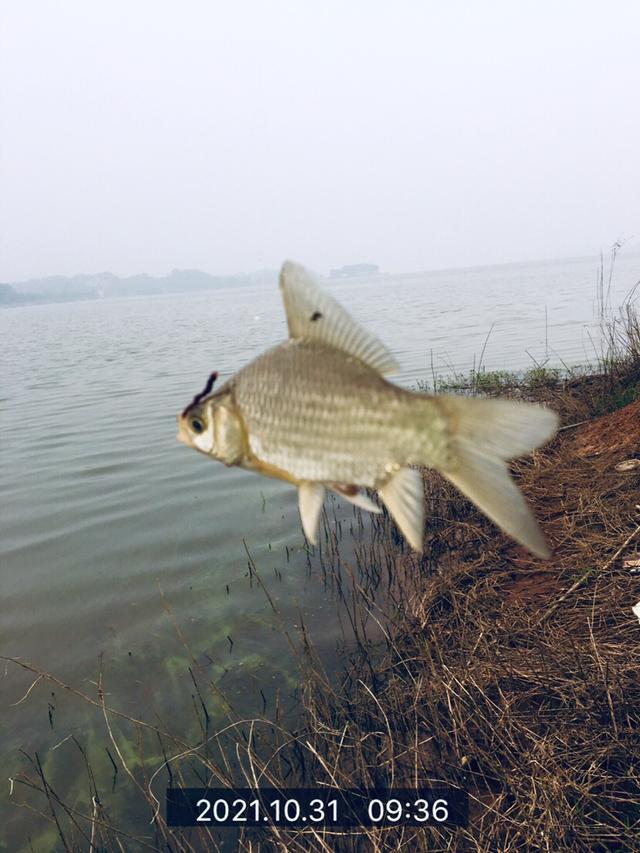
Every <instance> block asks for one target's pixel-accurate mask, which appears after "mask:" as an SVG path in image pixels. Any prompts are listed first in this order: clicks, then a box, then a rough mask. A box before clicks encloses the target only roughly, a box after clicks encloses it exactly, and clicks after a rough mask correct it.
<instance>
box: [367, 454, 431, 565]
mask: <svg viewBox="0 0 640 853" xmlns="http://www.w3.org/2000/svg"><path fill="white" fill-rule="evenodd" d="M378 494H379V495H380V497H381V498H382V500H383V501H384V502H385V504H386V506H387V508H388V510H389V512H390V513H391V515H392V516H393V518H394V520H395V522H396V524H397V525H398V527H399V528H400V530H401V531H402V533H403V534H404V537H405V539H406V540H407V542H408V543H409V545H411V547H412V548H413V550H414V551H419V552H422V540H423V536H424V488H423V485H422V474H421V473H420V471H418V470H417V469H416V468H401V469H400V470H399V471H398V472H397V473H396V474H394V475H393V476H392V477H391V479H390V480H389V481H388V482H387V483H385V485H384V486H383V487H382V488H381V489H378Z"/></svg>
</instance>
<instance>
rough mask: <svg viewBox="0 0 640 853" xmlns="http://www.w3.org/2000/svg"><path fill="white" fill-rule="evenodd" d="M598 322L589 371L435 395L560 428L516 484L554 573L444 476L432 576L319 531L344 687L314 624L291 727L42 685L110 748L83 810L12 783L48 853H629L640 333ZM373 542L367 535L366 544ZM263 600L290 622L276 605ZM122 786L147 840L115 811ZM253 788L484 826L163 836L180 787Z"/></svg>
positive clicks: (393, 547)
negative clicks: (542, 414) (445, 798)
mask: <svg viewBox="0 0 640 853" xmlns="http://www.w3.org/2000/svg"><path fill="white" fill-rule="evenodd" d="M606 321H607V322H606V327H605V328H606V335H605V340H606V343H605V347H604V350H603V352H602V357H601V360H600V365H599V368H598V369H597V370H596V371H591V372H588V373H586V372H584V371H569V370H563V371H556V370H552V369H549V368H548V367H547V366H546V365H535V366H534V368H533V369H532V370H531V371H529V372H527V373H524V374H512V373H504V372H500V373H497V374H496V373H487V372H485V371H481V370H480V371H477V372H475V373H472V374H471V375H470V376H468V377H454V379H453V380H451V379H450V380H449V381H448V382H447V384H446V386H445V384H444V383H442V382H438V383H437V385H438V388H437V390H438V391H442V392H445V391H455V392H457V393H469V394H475V393H483V394H488V395H493V394H495V395H500V396H513V397H517V398H523V399H530V400H536V401H539V402H543V403H545V404H547V405H549V406H551V407H552V408H554V409H555V410H556V411H558V412H559V413H560V415H561V418H562V429H561V430H560V432H559V433H558V435H557V437H556V438H555V439H554V441H553V442H551V443H550V444H549V445H548V446H546V447H545V448H543V449H542V450H540V451H538V452H536V453H535V454H534V455H533V456H531V457H530V458H528V459H525V460H522V461H519V462H517V463H516V464H515V465H514V466H513V470H514V473H515V475H516V477H517V479H518V481H519V484H520V486H521V488H522V489H523V491H524V492H525V494H526V495H527V498H528V500H529V501H530V503H531V505H532V507H533V509H534V512H535V514H536V516H537V517H538V519H539V520H540V522H541V524H542V526H543V528H544V530H545V532H546V534H547V536H548V538H549V540H550V542H551V544H552V546H553V549H554V555H553V557H552V559H551V560H549V561H545V562H543V561H539V560H536V559H534V558H532V557H531V555H529V554H528V553H527V552H526V551H525V550H524V549H523V548H521V547H519V546H518V545H515V544H514V543H513V542H512V541H511V540H509V539H508V538H507V537H505V536H503V535H502V534H501V533H500V532H499V531H497V530H496V528H495V527H494V526H493V525H492V524H491V523H490V522H489V521H487V520H486V519H485V518H484V516H482V515H481V514H480V513H479V512H477V511H476V510H475V508H474V507H473V506H472V505H471V504H469V503H468V502H467V501H466V500H465V499H464V498H462V496H461V495H460V493H459V492H457V491H456V490H455V489H454V488H453V487H450V486H449V485H448V484H447V483H446V482H445V481H444V480H443V479H442V478H440V477H439V476H438V475H436V474H435V473H433V472H426V474H425V495H426V499H427V506H428V529H427V534H426V537H427V538H426V543H425V551H424V553H423V554H422V555H421V556H420V557H418V556H416V555H415V554H413V553H411V552H409V551H408V550H407V548H406V545H405V544H404V542H403V540H402V539H401V537H400V536H399V535H398V533H397V531H396V529H395V527H394V525H393V523H392V521H391V520H390V519H389V517H388V516H387V515H386V514H385V515H382V516H380V517H377V518H375V517H374V518H373V525H374V526H373V530H372V534H371V535H363V536H362V537H360V539H359V544H358V545H357V547H356V550H355V553H354V555H353V557H351V556H350V557H349V558H348V559H347V558H346V557H345V554H344V547H343V539H342V531H341V529H340V528H339V527H338V526H337V525H336V524H334V523H333V520H332V519H330V518H329V515H326V514H325V523H324V531H323V535H322V544H321V548H320V551H319V554H317V555H316V556H315V559H316V560H317V565H318V566H319V568H320V570H321V571H322V572H324V576H325V580H326V583H327V584H329V585H331V586H332V587H333V588H334V591H335V595H336V599H337V600H338V601H339V602H340V603H341V606H342V608H343V610H344V613H345V622H346V633H347V635H348V638H349V639H348V643H347V645H346V649H348V651H345V655H344V658H343V669H342V671H341V672H339V673H331V674H330V675H329V674H327V673H325V672H324V669H323V666H322V662H321V661H320V660H319V659H318V656H317V655H316V653H315V651H314V647H313V638H312V637H310V636H309V635H308V633H307V632H306V629H305V626H304V617H303V615H302V617H301V620H300V624H299V625H298V626H297V631H296V632H295V634H294V633H292V632H291V631H290V629H289V628H288V627H287V626H285V625H283V626H282V630H283V632H285V633H286V636H287V639H288V641H289V643H290V649H291V655H292V658H294V659H295V660H296V661H297V665H298V669H299V688H298V698H299V715H298V717H297V719H296V720H295V723H294V724H292V723H291V721H290V720H287V719H286V717H285V715H284V713H283V712H282V710H281V708H280V706H279V704H278V703H277V702H276V705H275V707H272V708H268V709H267V708H266V707H265V708H261V709H259V713H256V715H255V717H254V718H252V719H244V720H238V719H237V718H235V717H234V713H233V709H232V708H230V707H228V706H226V705H225V698H224V696H223V695H222V692H221V689H220V687H219V685H218V684H217V683H216V682H215V681H213V680H210V678H209V677H208V676H207V673H206V671H204V670H203V669H202V668H201V667H199V666H198V662H197V661H196V660H195V659H194V660H193V668H192V670H190V673H191V678H192V683H193V689H192V698H193V715H194V720H195V721H197V723H196V729H197V734H196V736H194V737H189V738H187V737H186V736H185V734H184V732H183V731H176V730H175V729H173V728H172V727H171V726H170V724H169V723H167V722H163V721H158V720H139V719H134V718H133V717H132V716H131V715H127V714H125V713H123V712H121V711H119V710H118V707H119V703H118V697H112V696H109V695H108V691H106V690H105V689H104V686H103V684H102V681H101V678H100V677H98V679H97V684H96V685H92V686H87V685H84V686H77V685H68V684H61V683H60V682H55V679H54V675H53V674H49V673H42V672H39V671H38V670H37V668H31V671H32V672H33V674H34V677H37V678H44V679H45V680H47V681H49V683H50V684H51V683H52V681H54V684H53V685H52V689H55V690H56V691H58V692H61V691H65V692H67V693H70V695H71V697H72V701H78V702H84V703H86V704H87V706H88V707H89V708H90V709H91V710H92V712H93V713H97V714H100V715H101V717H102V721H103V732H104V738H103V742H102V743H100V744H97V745H94V747H93V748H91V749H90V748H88V746H87V744H86V743H83V742H82V741H81V740H80V739H77V741H76V743H75V749H76V753H77V754H76V761H77V763H76V772H78V773H80V774H82V778H83V779H84V780H85V781H84V784H83V793H82V795H79V796H78V797H77V798H76V799H74V800H73V801H72V802H70V801H69V800H68V799H65V798H63V797H59V796H58V795H57V792H56V784H55V779H54V778H53V777H54V772H53V770H52V769H51V767H46V766H45V767H43V765H42V764H41V762H40V759H39V758H38V757H37V756H35V755H31V756H28V758H27V764H26V767H25V771H24V772H23V773H22V774H21V775H20V777H17V778H16V779H15V781H14V783H13V788H14V801H15V802H16V804H22V805H23V807H26V808H30V809H32V810H35V811H36V812H38V813H39V814H40V815H41V816H42V817H43V819H44V820H46V822H47V825H48V827H49V829H48V835H47V837H48V838H50V839H51V840H52V844H51V845H50V847H49V849H56V850H57V849H59V850H74V851H75V850H88V849H93V850H98V849H100V850H105V851H106V850H109V851H111V850H138V849H140V850H143V849H150V850H175V851H187V850H204V849H207V850H216V849H225V850H226V849H228V850H235V849H240V850H246V851H249V850H251V851H258V850H263V851H266V850H286V851H365V850H380V851H383V850H398V849H405V848H406V849H408V850H416V851H421V850H425V851H427V850H428V851H440V850H442V851H445V850H447V851H461V850H465V851H466V850H469V851H483V853H484V851H486V853H489V851H496V850H499V851H501V852H502V853H504V851H515V850H548V851H557V850H572V851H584V853H587V851H589V853H592V851H626V850H633V849H637V847H636V846H635V845H637V838H638V836H639V834H640V805H639V804H640V769H639V763H638V758H639V757H640V679H639V677H638V673H639V672H640V625H639V624H638V620H637V619H636V618H635V616H634V615H633V614H632V611H631V607H632V605H633V604H635V603H636V602H637V601H638V600H639V599H640V578H639V576H638V575H637V574H635V573H634V572H633V566H632V565H631V564H632V563H633V562H634V561H636V560H638V559H639V551H640V509H639V507H638V504H640V489H639V488H638V485H639V477H640V468H638V467H636V468H634V467H632V466H628V465H627V466H625V465H622V464H621V463H625V462H628V460H629V459H632V458H638V457H640V325H639V323H638V318H637V314H636V313H635V312H634V310H633V301H632V299H630V300H629V301H628V302H627V303H626V304H625V306H624V308H623V310H622V312H620V313H619V314H618V315H617V316H616V317H611V316H609V317H607V318H606ZM362 523H363V522H362V519H361V518H360V516H359V515H358V514H356V515H355V516H354V526H355V527H356V532H357V528H358V525H361V524H362ZM249 562H250V571H251V572H252V576H253V578H254V579H255V581H256V582H257V583H260V584H261V583H262V581H261V577H260V572H259V571H258V568H257V567H256V566H253V565H251V558H250V557H249ZM265 595H266V596H267V598H268V602H269V605H270V606H271V607H272V609H273V612H274V614H275V618H276V620H277V619H278V615H279V613H278V608H277V604H276V603H275V602H274V601H273V600H272V599H271V598H270V597H269V594H268V591H267V590H266V587H265ZM185 648H187V651H188V643H187V641H186V640H185ZM192 657H193V656H192ZM14 665H15V664H14ZM21 665H22V666H23V667H24V666H27V667H30V666H31V665H29V664H25V663H24V662H23V663H22V664H21ZM24 701H30V699H29V696H28V695H27V696H25V697H24ZM220 708H223V709H224V715H225V721H224V724H220V723H219V713H218V714H217V713H216V711H215V710H214V709H218V711H219V709H220ZM214 721H215V722H214ZM98 753H100V756H101V758H100V759H99V760H98V759H96V755H97V754H98ZM107 756H108V758H107ZM116 781H117V785H118V786H119V787H118V790H122V788H123V786H124V788H125V790H126V791H127V796H128V798H129V800H130V810H131V811H134V810H135V812H136V814H137V815H138V816H140V815H142V816H143V822H144V824H145V827H146V829H145V830H144V831H139V830H138V829H135V830H134V829H132V827H131V825H129V824H128V823H127V822H126V820H125V818H124V816H123V814H122V813H121V812H119V811H118V810H117V809H115V808H114V796H113V791H114V789H115V787H116ZM256 783H259V784H260V785H261V786H267V785H276V786H282V787H285V788H286V787H294V786H332V787H337V788H350V787H384V788H400V787H416V786H424V785H429V784H437V783H445V784H449V785H455V786H459V787H462V788H464V789H466V790H467V791H468V792H469V797H470V802H471V814H470V823H469V826H468V827H467V828H465V829H456V830H449V829H423V828H420V829H415V828H408V829H407V828H400V827H389V828H384V829H373V830H364V829H358V830H353V831H347V830H343V831H330V830H322V829H320V828H317V829H313V828H305V829H304V830H282V829H273V828H270V827H265V828H264V829H261V830H260V831H253V830H240V831H238V833H237V834H233V833H234V831H233V830H224V831H218V832H215V831H212V830H207V829H198V830H186V829H185V830H172V829H169V828H168V827H167V826H166V825H165V823H164V821H163V818H162V809H161V806H162V804H163V797H164V789H165V788H166V787H167V786H168V785H177V784H185V785H186V784H191V785H198V786H203V785H207V784H209V785H228V784H236V785H250V786H251V785H255V784H256ZM25 849H28V847H25ZM34 849H36V850H39V849H45V848H44V847H42V846H41V847H38V846H37V845H36V846H35V847H34Z"/></svg>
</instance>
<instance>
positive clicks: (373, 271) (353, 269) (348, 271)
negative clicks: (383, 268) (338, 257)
mask: <svg viewBox="0 0 640 853" xmlns="http://www.w3.org/2000/svg"><path fill="white" fill-rule="evenodd" d="M379 272H380V267H379V266H378V265H377V264H347V265H346V266H344V267H336V269H333V270H331V271H330V272H329V277H330V278H352V277H353V276H356V275H378V273H379Z"/></svg>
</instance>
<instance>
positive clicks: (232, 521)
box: [0, 253, 640, 850]
mask: <svg viewBox="0 0 640 853" xmlns="http://www.w3.org/2000/svg"><path fill="white" fill-rule="evenodd" d="M597 272H598V259H597V258H587V259H579V260H566V261H557V262H548V263H536V264H518V265H509V266H499V267H483V268H475V269H468V270H453V271H445V272H433V273H420V274H411V275H398V276H380V277H377V278H374V279H368V280H365V279H358V280H352V281H333V282H328V283H327V286H328V287H329V288H330V290H331V291H332V292H334V293H335V294H337V295H338V296H339V298H340V300H341V302H342V303H343V304H344V305H345V306H346V307H347V308H348V310H349V311H350V312H351V313H352V314H353V315H354V316H355V317H357V318H358V319H359V320H360V321H361V322H362V323H363V324H364V325H365V326H367V327H368V328H370V329H372V330H373V331H375V332H377V333H378V334H379V335H380V337H381V338H382V339H383V340H384V341H385V342H386V343H387V344H388V345H389V347H390V348H391V350H392V351H393V352H394V353H395V354H396V355H397V356H398V358H399V360H400V362H401V364H402V368H403V372H402V374H401V375H400V376H399V377H398V381H399V382H401V383H404V384H406V385H413V384H415V383H416V381H417V380H430V379H431V376H432V372H433V371H435V372H437V373H438V374H439V375H440V376H445V375H447V374H451V373H452V372H458V371H468V370H469V369H470V368H471V367H473V366H474V363H476V364H477V361H478V358H479V356H480V353H481V351H482V350H483V346H484V345H485V341H486V338H487V335H488V333H489V330H490V329H491V328H492V326H493V329H492V331H491V335H490V337H489V340H488V341H487V343H486V349H485V352H484V358H483V364H484V365H485V366H486V367H487V368H489V369H494V368H526V367H530V366H532V365H533V364H534V362H535V361H537V362H545V361H547V363H549V364H552V365H560V364H561V363H563V362H564V363H565V364H576V363H585V362H588V361H592V360H593V359H594V357H595V354H596V353H595V349H594V347H595V348H597V329H596V326H595V324H594V322H593V321H594V305H595V294H596V279H597ZM639 278H640V255H638V254H635V255H634V254H628V253H623V254H621V255H620V256H619V258H618V260H617V262H616V266H615V273H614V278H613V292H612V302H613V304H614V305H616V304H618V303H619V302H620V300H621V299H622V298H623V297H624V295H625V294H626V293H627V292H628V291H629V290H630V289H631V288H632V286H633V285H634V284H635V283H636V281H637V280H638V279H639ZM285 335H286V329H285V322H284V315H283V310H282V306H281V303H280V298H279V293H278V291H277V288H275V287H273V288H265V287H264V286H263V287H260V288H249V287H247V288H240V289H233V290H231V289H227V290H217V291H214V292H209V293H189V294H185V295H184V296H176V295H171V296H166V297H147V298H134V299H120V300H110V301H108V300H104V301H90V302H75V303H67V304H53V305H34V306H24V307H20V308H15V309H7V310H3V311H1V312H0V352H1V364H2V384H1V392H0V393H1V400H0V407H1V408H0V447H1V451H0V452H1V462H2V465H1V501H2V542H1V568H0V572H1V574H0V583H1V589H2V609H1V612H0V637H1V652H2V654H4V655H11V656H16V657H21V658H23V659H25V660H28V661H32V662H33V663H35V664H36V665H37V666H38V667H41V668H42V669H43V670H46V671H48V672H51V673H53V674H54V675H56V676H57V677H59V678H60V679H62V680H64V681H66V682H69V683H71V684H73V685H74V686H76V687H78V688H79V689H84V690H86V691H87V692H91V689H92V688H91V681H92V680H95V679H96V677H97V671H98V661H99V658H100V656H101V655H102V660H103V665H104V667H105V673H106V675H105V678H106V680H107V684H108V690H109V694H110V696H111V700H110V701H111V703H112V704H114V705H116V706H117V707H119V708H121V709H122V710H125V711H128V712H129V713H134V714H136V715H139V716H143V717H145V718H149V717H151V716H153V715H154V714H156V715H159V716H163V717H165V718H166V717H171V718H172V720H173V723H174V728H177V729H179V728H180V720H181V715H182V714H183V713H184V714H186V713H189V714H190V715H192V708H191V698H190V692H189V691H190V688H189V681H188V678H189V677H188V673H187V666H188V663H189V660H188V655H187V654H186V653H185V650H184V647H183V645H182V642H181V640H180V636H179V634H178V632H177V630H176V627H175V626H176V625H178V626H179V628H180V632H181V634H182V635H183V636H185V637H186V639H187V641H188V643H189V644H190V646H191V648H192V650H193V654H194V655H195V657H196V658H197V659H199V660H208V661H210V665H211V667H212V672H214V673H215V672H218V673H219V678H220V680H221V683H222V684H223V686H224V689H225V694H226V695H227V697H228V698H229V699H230V701H231V702H232V703H234V707H235V708H236V710H238V711H240V712H244V713H247V714H249V715H251V714H255V713H258V712H259V711H261V710H262V707H263V702H264V701H266V702H267V703H272V702H273V701H274V696H275V691H276V689H279V690H280V691H281V693H282V691H284V692H285V693H286V692H287V690H288V691H289V694H290V693H291V690H292V688H293V686H294V682H293V679H292V676H291V662H290V653H289V650H288V647H287V645H286V643H285V641H284V639H283V636H282V632H281V631H280V630H279V628H278V624H277V623H278V619H277V618H276V616H275V614H274V613H273V611H272V609H271V607H270V605H269V603H268V601H267V599H266V597H265V594H264V592H263V591H262V590H261V588H260V585H259V584H256V583H255V582H253V581H252V578H251V577H250V576H249V575H248V571H247V555H246V552H245V546H244V544H243V540H244V541H245V542H246V546H247V548H248V549H249V551H250V553H251V555H252V556H253V558H254V560H255V564H256V566H257V568H258V570H259V571H260V573H261V576H262V577H263V579H264V582H265V584H266V585H267V587H268V590H269V592H270V594H271V595H272V596H273V597H274V600H275V601H276V603H277V606H278V607H280V609H281V618H282V620H284V622H285V623H286V624H287V625H289V626H291V627H292V629H295V627H296V626H297V624H298V622H299V617H300V614H301V613H302V614H304V618H305V621H306V622H307V624H308V627H309V630H310V631H311V633H312V636H313V638H314V640H315V642H316V645H317V646H318V647H319V649H320V651H321V652H322V654H323V655H324V656H325V659H326V660H329V661H330V660H331V659H332V656H333V655H335V653H336V652H335V648H336V641H337V640H338V639H339V637H340V636H341V632H340V627H339V624H338V619H337V615H336V605H335V601H334V600H333V598H332V595H331V593H330V591H328V590H326V589H325V587H324V585H323V583H322V577H321V572H320V571H319V569H318V566H317V562H315V561H314V560H313V559H311V560H310V559H308V556H307V553H306V552H305V551H304V549H303V545H304V542H303V537H302V533H301V530H300V524H299V518H298V513H297V499H296V494H295V491H294V490H293V489H292V488H290V487H289V486H287V485H285V484H282V483H279V482H276V481H270V480H266V479H264V478H258V477H256V476H255V475H252V474H249V473H246V472H243V471H239V470H229V469H226V468H224V467H223V466H221V465H218V464H215V463H212V462H209V461H208V460H206V459H204V458H203V457H202V456H200V455H199V454H197V453H195V452H193V451H190V450H188V449H186V448H185V447H184V446H182V445H179V444H178V443H176V441H175V432H176V424H175V415H176V412H177V411H178V410H180V409H182V408H183V407H184V405H185V404H186V403H187V402H188V401H189V400H190V399H191V398H192V396H193V395H194V394H195V393H196V392H198V391H199V390H201V388H202V386H203V384H204V382H205V380H206V377H207V376H208V374H209V373H210V372H211V371H212V370H218V371H219V372H220V374H221V378H220V382H221V381H224V379H226V378H227V377H228V376H230V375H231V374H233V373H234V372H235V371H236V370H237V369H238V368H239V367H240V366H241V365H243V364H244V363H245V362H246V361H247V360H248V359H250V358H251V357H253V356H255V355H256V354H258V353H259V352H261V351H262V350H263V349H264V348H265V347H268V346H270V345H272V344H274V343H276V342H278V341H279V340H281V339H282V338H283V337H285ZM474 359H475V362H474ZM337 512H338V515H339V517H341V518H345V519H348V518H349V517H351V509H350V508H349V507H339V508H338V509H337ZM168 611H170V612H168ZM216 667H217V669H216ZM2 676H3V677H2V679H0V714H1V719H2V739H3V747H2V749H3V751H2V767H3V768H4V770H5V779H6V777H7V776H13V775H15V774H17V773H18V772H19V770H20V768H21V767H24V766H25V763H24V760H23V759H22V758H20V756H19V755H18V749H19V748H22V749H24V750H25V751H26V752H28V753H33V751H34V750H38V751H39V754H40V757H41V758H42V760H43V763H44V762H45V760H46V761H47V762H48V766H49V767H50V768H52V769H51V772H52V773H54V774H56V773H57V776H56V778H57V780H58V784H59V786H60V787H61V788H62V791H61V793H64V789H65V788H67V787H68V788H69V789H71V788H72V787H73V782H72V780H70V779H68V778H66V777H65V774H64V769H62V770H61V769H60V767H62V768H64V761H65V757H64V750H65V749H66V748H67V745H66V744H62V746H60V747H58V749H59V752H58V753H56V754H55V755H54V753H53V751H52V750H53V748H54V747H55V746H56V745H57V744H58V743H59V742H60V741H61V740H63V739H64V738H65V737H66V736H67V735H68V734H69V733H74V734H76V735H77V736H78V737H80V738H82V737H83V736H84V737H85V738H88V739H91V737H92V733H94V730H95V729H96V726H97V725H98V723H99V721H98V722H96V720H95V717H94V716H92V715H91V714H90V713H89V710H88V709H87V707H86V706H85V705H84V704H83V703H81V702H72V701H70V700H68V699H67V698H66V697H65V696H64V691H63V690H59V689H56V688H54V689H53V691H52V687H51V685H50V684H47V683H45V682H40V683H39V684H37V685H36V687H35V688H34V689H33V691H32V693H31V694H30V696H29V697H28V699H27V700H26V701H25V702H23V703H22V704H20V705H18V706H15V707H11V703H15V702H16V701H17V700H18V699H20V697H21V696H22V695H23V693H24V692H25V691H26V689H27V688H28V687H29V685H30V684H31V682H32V681H33V676H31V675H30V674H28V673H24V672H22V671H19V670H17V669H16V668H15V667H14V666H13V665H7V666H6V667H3V669H2ZM94 692H95V691H94ZM54 694H55V695H54ZM92 695H93V694H92ZM185 696H186V704H185ZM185 709H186V710H185ZM185 719H186V718H185ZM185 725H186V723H185ZM101 743H102V742H101ZM100 748H101V749H103V746H101V747H100ZM57 756H59V757H57ZM54 759H55V760H54ZM56 761H57V762H58V764H56ZM2 787H3V788H6V783H5V782H2ZM5 793H6V791H4V792H3V795H2V796H4V795H5ZM33 820H34V819H33V818H32V817H31V816H30V815H29V813H28V812H26V811H25V810H23V809H12V810H11V812H10V820H9V821H8V822H7V827H8V830H7V831H8V839H9V841H8V842H7V844H8V846H9V849H11V850H17V849H22V846H23V845H24V846H25V848H26V840H25V839H26V837H27V829H26V827H27V826H29V827H30V829H29V832H31V833H32V834H33V835H34V837H35V838H36V840H37V839H38V838H40V845H41V846H40V847H38V846H37V845H36V846H35V849H45V846H43V845H45V844H46V843H47V842H46V840H45V839H46V837H47V836H45V835H38V833H39V832H40V830H39V829H38V828H37V822H36V824H34V823H33ZM34 826H35V827H36V828H35V829H34ZM42 831H43V832H44V830H42Z"/></svg>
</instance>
